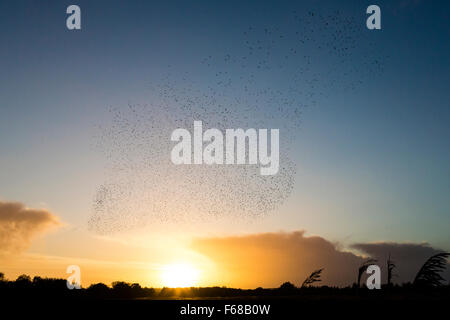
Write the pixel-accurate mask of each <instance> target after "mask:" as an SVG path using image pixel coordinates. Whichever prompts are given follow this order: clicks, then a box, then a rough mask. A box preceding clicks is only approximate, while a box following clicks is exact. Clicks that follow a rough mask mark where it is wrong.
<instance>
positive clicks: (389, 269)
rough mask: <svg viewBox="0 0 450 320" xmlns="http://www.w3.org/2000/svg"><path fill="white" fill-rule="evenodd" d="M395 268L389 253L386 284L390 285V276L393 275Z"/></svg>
mask: <svg viewBox="0 0 450 320" xmlns="http://www.w3.org/2000/svg"><path fill="white" fill-rule="evenodd" d="M395 268H396V265H395V263H394V261H392V260H391V254H389V258H388V260H387V271H388V275H387V285H388V287H390V286H391V285H392V277H393V276H394V269H395Z"/></svg>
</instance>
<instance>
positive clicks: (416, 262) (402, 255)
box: [352, 242, 450, 283]
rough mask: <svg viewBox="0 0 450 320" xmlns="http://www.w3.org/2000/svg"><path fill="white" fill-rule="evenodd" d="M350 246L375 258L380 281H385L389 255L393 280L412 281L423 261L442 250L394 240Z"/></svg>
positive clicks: (446, 274) (449, 272)
mask: <svg viewBox="0 0 450 320" xmlns="http://www.w3.org/2000/svg"><path fill="white" fill-rule="evenodd" d="M352 248H354V249H357V250H359V251H362V252H364V253H366V254H368V255H370V256H371V257H373V258H375V259H377V260H378V261H379V263H380V267H381V270H382V271H381V275H382V281H386V278H387V271H386V260H387V258H388V257H389V255H390V256H391V260H392V261H393V262H394V263H395V265H396V269H395V270H394V274H396V277H395V278H394V279H393V281H394V282H397V283H403V282H412V281H413V280H414V277H415V276H416V273H417V271H418V270H419V269H420V267H421V266H422V265H423V263H424V262H425V261H426V260H427V259H428V258H429V257H431V256H432V255H435V254H437V253H440V252H443V250H440V249H436V248H433V247H431V246H430V245H429V244H428V243H419V244H417V243H395V242H374V243H355V244H353V245H352ZM443 276H444V278H445V279H450V268H447V270H446V271H445V272H444V273H443Z"/></svg>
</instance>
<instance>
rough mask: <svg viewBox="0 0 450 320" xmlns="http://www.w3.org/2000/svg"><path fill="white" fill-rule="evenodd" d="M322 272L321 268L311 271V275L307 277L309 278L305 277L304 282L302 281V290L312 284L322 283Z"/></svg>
mask: <svg viewBox="0 0 450 320" xmlns="http://www.w3.org/2000/svg"><path fill="white" fill-rule="evenodd" d="M322 271H323V268H321V269H318V270H315V271H313V273H311V274H310V275H309V277H307V278H306V279H305V281H303V283H302V288H306V287H308V286H310V285H311V284H313V283H314V282H320V281H322V279H320V276H321V273H322Z"/></svg>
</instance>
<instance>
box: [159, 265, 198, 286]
mask: <svg viewBox="0 0 450 320" xmlns="http://www.w3.org/2000/svg"><path fill="white" fill-rule="evenodd" d="M199 273H200V272H199V270H197V269H196V268H195V267H193V266H192V265H190V264H186V263H174V264H169V265H166V266H164V267H163V269H162V272H161V280H162V283H163V285H164V286H166V287H171V288H176V287H192V286H195V285H196V284H197V281H198V277H199Z"/></svg>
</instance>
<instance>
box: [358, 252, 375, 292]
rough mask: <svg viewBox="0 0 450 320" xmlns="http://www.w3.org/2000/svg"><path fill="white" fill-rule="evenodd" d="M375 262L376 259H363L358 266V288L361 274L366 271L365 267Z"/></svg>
mask: <svg viewBox="0 0 450 320" xmlns="http://www.w3.org/2000/svg"><path fill="white" fill-rule="evenodd" d="M375 262H377V260H376V259H367V260H366V261H364V263H363V264H362V265H361V266H360V267H359V269H358V288H359V287H360V284H361V276H362V274H363V273H364V272H366V270H367V268H368V267H369V266H370V265H372V264H374V263H375Z"/></svg>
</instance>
